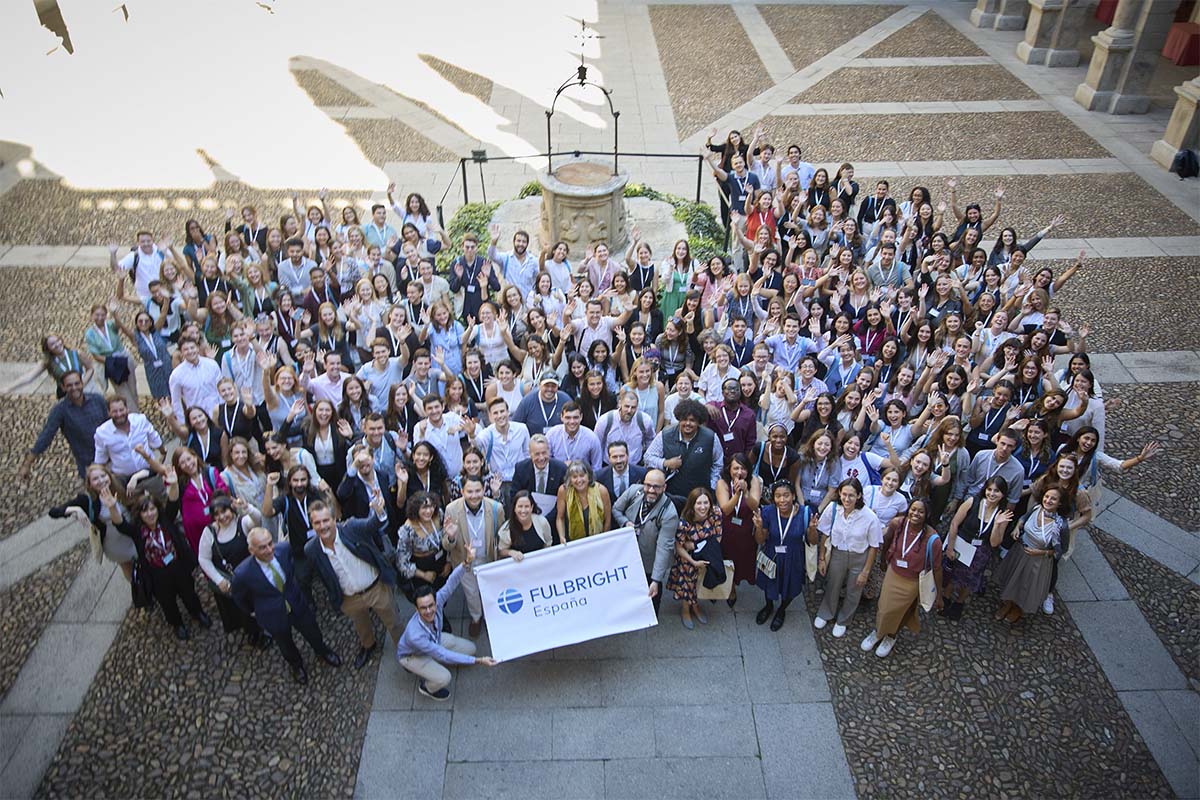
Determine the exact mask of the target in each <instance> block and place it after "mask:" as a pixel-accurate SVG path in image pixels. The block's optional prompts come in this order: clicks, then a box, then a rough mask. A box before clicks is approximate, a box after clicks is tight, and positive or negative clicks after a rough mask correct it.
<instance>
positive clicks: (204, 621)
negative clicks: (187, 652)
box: [196, 611, 212, 628]
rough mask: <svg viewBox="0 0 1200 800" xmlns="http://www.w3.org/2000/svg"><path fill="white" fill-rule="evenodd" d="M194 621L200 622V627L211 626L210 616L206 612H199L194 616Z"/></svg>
mask: <svg viewBox="0 0 1200 800" xmlns="http://www.w3.org/2000/svg"><path fill="white" fill-rule="evenodd" d="M196 622H198V623H200V627H201V628H211V627H212V617H210V616H208V614H205V613H204V612H203V611H201V612H200V616H198V617H196Z"/></svg>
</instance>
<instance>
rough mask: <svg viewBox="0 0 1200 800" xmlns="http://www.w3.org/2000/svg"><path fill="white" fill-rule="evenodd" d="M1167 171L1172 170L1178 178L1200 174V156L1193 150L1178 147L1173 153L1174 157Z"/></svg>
mask: <svg viewBox="0 0 1200 800" xmlns="http://www.w3.org/2000/svg"><path fill="white" fill-rule="evenodd" d="M1167 171H1168V172H1174V173H1175V174H1176V175H1178V176H1179V180H1183V179H1184V178H1194V177H1196V176H1197V175H1200V157H1197V156H1196V151H1195V150H1188V149H1187V148H1180V150H1179V152H1178V153H1176V154H1175V158H1173V159H1172V160H1171V168H1170V169H1169V170H1167Z"/></svg>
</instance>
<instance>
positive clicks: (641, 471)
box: [596, 464, 646, 503]
mask: <svg viewBox="0 0 1200 800" xmlns="http://www.w3.org/2000/svg"><path fill="white" fill-rule="evenodd" d="M625 471H626V472H628V473H629V485H630V486H637V485H638V484H640V483H641V482H642V481H643V480H644V479H645V478H646V468H645V467H639V466H638V465H637V464H630V465H629V466H628V467H626V468H625ZM596 483H598V484H600V485H601V486H603V487H604V488H605V489H608V496H609V497H610V498H612V502H614V503H615V502H617V493H616V490H615V489H614V488H613V469H612V467H605V468H604V469H602V470H600V471H599V472H597V473H596Z"/></svg>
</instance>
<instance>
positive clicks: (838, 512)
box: [817, 503, 883, 553]
mask: <svg viewBox="0 0 1200 800" xmlns="http://www.w3.org/2000/svg"><path fill="white" fill-rule="evenodd" d="M817 530H818V531H820V532H821V533H823V534H825V535H826V536H828V537H829V538H830V540H831V541H832V542H833V546H834V547H835V548H837V549H838V550H848V551H850V552H851V553H864V552H866V550H867V548H868V547H879V546H880V545H882V544H883V525H882V524H881V523H880V522H879V517H877V516H875V512H874V511H872V510H871V509H869V508H858V509H855V510H854V511H853V512H852V513H851V514H850V515H849V516H847V515H846V509H844V508H842V506H841V503H830V504H829V505H828V506H826V507H825V510H824V511H822V512H821V519H820V521H818V522H817Z"/></svg>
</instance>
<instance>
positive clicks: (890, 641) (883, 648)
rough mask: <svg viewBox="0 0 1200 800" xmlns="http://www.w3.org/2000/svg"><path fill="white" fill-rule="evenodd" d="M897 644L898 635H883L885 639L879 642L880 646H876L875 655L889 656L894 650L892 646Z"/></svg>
mask: <svg viewBox="0 0 1200 800" xmlns="http://www.w3.org/2000/svg"><path fill="white" fill-rule="evenodd" d="M895 646H896V637H894V636H885V637H883V641H881V642H880V643H879V647H877V648H875V655H877V656H879V657H880V658H887V657H888V654H889V653H891V652H892V648H893V647H895Z"/></svg>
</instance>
